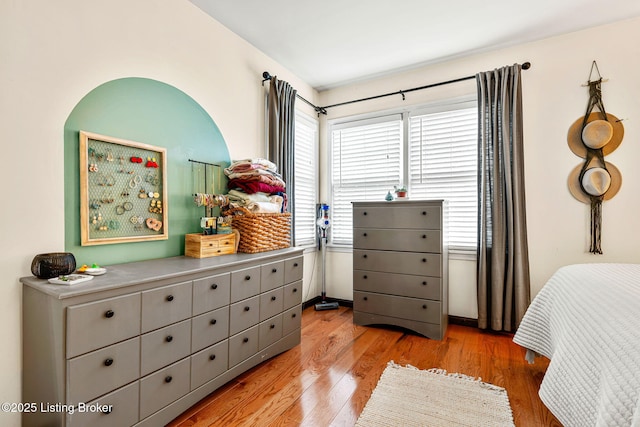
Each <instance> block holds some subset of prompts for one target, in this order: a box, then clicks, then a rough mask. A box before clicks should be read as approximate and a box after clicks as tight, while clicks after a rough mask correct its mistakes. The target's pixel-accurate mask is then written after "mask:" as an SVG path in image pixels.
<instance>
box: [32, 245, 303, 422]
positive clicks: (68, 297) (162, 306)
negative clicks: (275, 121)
mask: <svg viewBox="0 0 640 427" xmlns="http://www.w3.org/2000/svg"><path fill="white" fill-rule="evenodd" d="M302 260H303V257H302V250H300V249H295V248H290V249H282V250H278V251H271V252H264V253H261V254H235V255H226V256H224V257H214V258H206V259H194V258H186V257H175V258H166V259H161V260H151V261H143V262H136V263H130V264H122V265H116V266H109V267H107V269H108V272H107V274H105V275H104V276H99V277H95V278H94V279H93V280H91V281H89V282H86V283H82V284H79V285H74V286H61V285H51V284H48V283H47V282H46V281H45V280H39V279H36V278H35V277H26V278H23V279H21V281H22V282H23V284H24V287H23V309H22V311H23V402H32V403H35V405H36V406H35V408H36V410H35V411H34V412H30V413H24V414H23V420H22V421H23V425H24V426H49V425H55V426H74V427H75V426H91V427H98V426H132V425H136V426H159V425H165V424H166V423H167V422H169V421H171V420H172V419H173V418H175V417H176V416H178V415H180V414H181V413H182V412H184V411H185V410H187V409H188V408H189V407H191V406H192V405H194V404H195V403H197V402H198V401H199V400H201V399H202V398H204V397H205V396H206V395H208V394H209V393H211V392H213V391H214V390H216V389H217V388H218V387H220V386H222V385H223V384H225V383H226V382H228V381H229V380H231V379H233V378H235V377H236V376H238V375H240V374H241V373H243V372H245V371H246V370H248V369H250V368H252V367H253V366H255V365H257V364H259V363H260V362H262V361H264V360H266V359H268V358H270V357H273V356H275V355H277V354H279V353H281V352H283V351H286V350H288V349H290V348H292V347H294V346H296V345H297V344H299V343H300V319H301V309H302V308H301V307H302V306H301V303H302V272H303V261H302Z"/></svg>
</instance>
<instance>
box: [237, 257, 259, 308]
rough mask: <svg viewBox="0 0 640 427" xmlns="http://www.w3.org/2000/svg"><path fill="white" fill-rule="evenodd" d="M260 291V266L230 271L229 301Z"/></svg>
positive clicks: (247, 296)
mask: <svg viewBox="0 0 640 427" xmlns="http://www.w3.org/2000/svg"><path fill="white" fill-rule="evenodd" d="M259 293H260V266H257V267H251V268H246V269H244V270H237V271H232V272H231V302H237V301H240V300H243V299H245V298H249V297H252V296H254V295H258V294H259Z"/></svg>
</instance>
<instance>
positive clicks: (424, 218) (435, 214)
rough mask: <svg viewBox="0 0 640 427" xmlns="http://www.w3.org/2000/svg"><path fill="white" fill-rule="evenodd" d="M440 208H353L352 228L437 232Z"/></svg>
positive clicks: (394, 206) (429, 206)
mask: <svg viewBox="0 0 640 427" xmlns="http://www.w3.org/2000/svg"><path fill="white" fill-rule="evenodd" d="M441 218H442V209H441V208H440V206H434V205H423V206H420V205H418V206H415V205H412V206H403V205H402V204H401V203H399V204H398V205H393V204H389V205H386V206H354V208H353V226H354V227H357V228H360V227H364V228H419V229H432V230H438V229H440V228H441V225H440V224H441Z"/></svg>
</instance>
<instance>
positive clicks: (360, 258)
mask: <svg viewBox="0 0 640 427" xmlns="http://www.w3.org/2000/svg"><path fill="white" fill-rule="evenodd" d="M353 268H354V269H356V270H369V271H382V272H388V273H401V274H415V275H418V276H434V277H441V276H442V257H441V255H440V254H425V253H413V252H391V251H373V250H363V249H354V250H353Z"/></svg>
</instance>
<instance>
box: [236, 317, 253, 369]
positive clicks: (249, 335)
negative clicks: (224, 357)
mask: <svg viewBox="0 0 640 427" xmlns="http://www.w3.org/2000/svg"><path fill="white" fill-rule="evenodd" d="M258 335H259V328H258V325H256V326H254V327H252V328H249V329H246V330H244V331H242V332H241V333H239V334H237V335H234V336H232V337H231V338H229V368H232V367H234V366H235V365H237V364H238V363H240V362H242V361H243V360H246V359H248V358H249V357H251V356H253V355H254V354H256V353H257V352H258Z"/></svg>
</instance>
